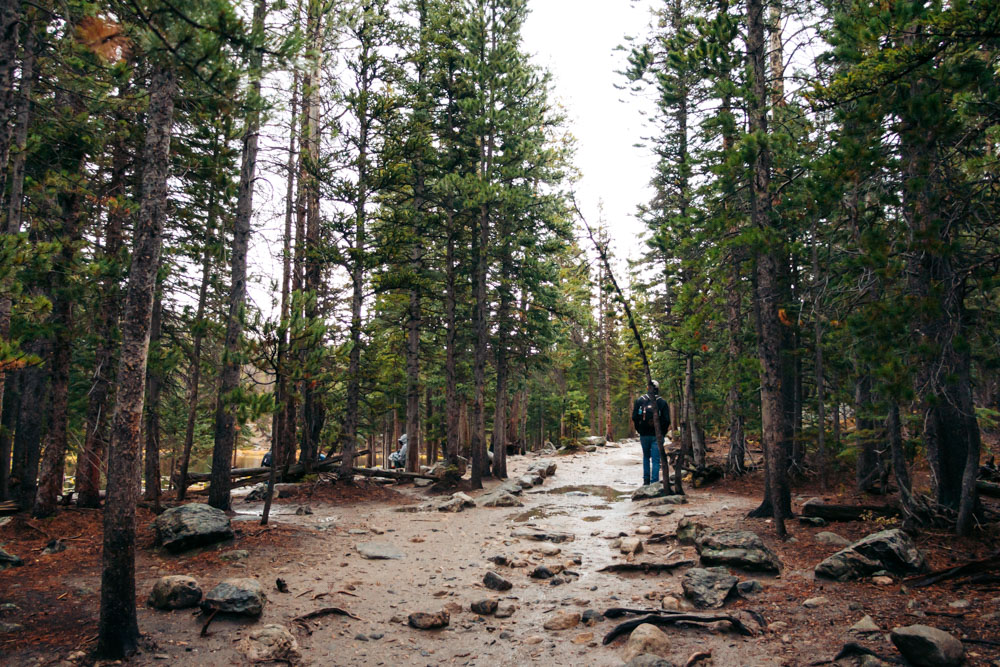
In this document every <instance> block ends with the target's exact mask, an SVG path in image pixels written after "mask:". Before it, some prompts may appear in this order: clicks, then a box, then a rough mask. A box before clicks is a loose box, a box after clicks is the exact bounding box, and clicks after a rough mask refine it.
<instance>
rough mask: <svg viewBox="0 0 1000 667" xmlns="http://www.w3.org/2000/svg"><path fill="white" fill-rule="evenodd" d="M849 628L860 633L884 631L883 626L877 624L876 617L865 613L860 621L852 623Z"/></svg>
mask: <svg viewBox="0 0 1000 667" xmlns="http://www.w3.org/2000/svg"><path fill="white" fill-rule="evenodd" d="M849 630H850V631H851V632H857V633H858V634H867V633H869V632H882V628H880V627H878V625H876V624H875V619H873V618H872V617H871V616H870V615H868V614H865V615H864V616H863V617H862V618H861V620H860V621H858V622H857V623H855V624H854V625H852V626H851V627H850V628H849Z"/></svg>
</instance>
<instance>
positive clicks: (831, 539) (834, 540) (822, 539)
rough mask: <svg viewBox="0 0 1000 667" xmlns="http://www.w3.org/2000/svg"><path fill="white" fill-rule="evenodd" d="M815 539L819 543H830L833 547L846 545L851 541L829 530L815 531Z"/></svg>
mask: <svg viewBox="0 0 1000 667" xmlns="http://www.w3.org/2000/svg"><path fill="white" fill-rule="evenodd" d="M815 537H816V541H817V542H819V543H821V544H831V545H833V546H835V547H841V548H843V547H846V546H848V545H850V543H851V541H850V540H849V539H847V538H846V537H841V536H840V535H838V534H837V533H831V532H829V531H823V532H821V533H816V536H815Z"/></svg>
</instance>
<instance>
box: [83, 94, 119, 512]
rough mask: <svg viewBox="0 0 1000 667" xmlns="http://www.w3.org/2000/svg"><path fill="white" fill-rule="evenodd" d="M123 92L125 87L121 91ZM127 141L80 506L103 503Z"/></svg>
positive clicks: (114, 176) (109, 236)
mask: <svg viewBox="0 0 1000 667" xmlns="http://www.w3.org/2000/svg"><path fill="white" fill-rule="evenodd" d="M123 94H124V91H123ZM125 144H126V139H125V137H124V136H123V135H118V136H116V137H115V145H114V149H113V150H112V157H111V161H112V172H111V182H110V183H109V187H108V197H110V198H112V200H113V201H114V203H113V204H111V205H109V207H108V213H107V215H108V220H107V224H106V225H105V229H104V248H103V251H102V255H103V257H104V259H105V261H107V262H108V263H109V264H110V265H111V266H112V267H114V268H113V269H112V270H111V271H109V272H108V274H107V275H105V276H104V278H103V279H102V281H101V303H100V307H99V310H98V315H97V322H96V330H97V334H98V339H99V340H98V344H97V353H96V359H95V361H94V372H93V374H92V376H91V378H92V382H91V388H90V392H89V395H88V397H87V425H86V431H85V436H84V445H83V451H82V452H81V453H80V455H79V457H78V458H77V465H76V488H77V491H78V495H77V505H78V506H79V507H98V506H99V505H100V504H101V472H102V471H103V469H104V456H105V453H106V452H107V444H108V432H107V431H108V407H109V403H110V400H109V399H110V396H111V393H112V384H111V383H112V379H113V377H114V376H113V371H114V368H113V364H114V356H115V350H116V349H117V338H118V337H117V335H116V331H117V329H118V318H119V316H120V314H121V307H122V298H123V296H124V294H123V293H122V291H121V288H120V287H119V281H120V279H121V274H122V273H124V272H123V271H122V270H121V269H120V268H119V255H120V254H121V250H122V245H123V237H122V230H123V227H124V224H125V218H126V216H127V215H128V208H127V207H126V206H125V204H124V201H123V199H124V196H125V188H126V178H127V169H128V158H127V154H126V151H127V146H126V145H125Z"/></svg>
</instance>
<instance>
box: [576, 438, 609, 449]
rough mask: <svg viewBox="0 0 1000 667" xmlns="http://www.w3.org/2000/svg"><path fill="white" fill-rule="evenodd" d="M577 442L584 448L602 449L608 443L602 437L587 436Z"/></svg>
mask: <svg viewBox="0 0 1000 667" xmlns="http://www.w3.org/2000/svg"><path fill="white" fill-rule="evenodd" d="M579 442H580V444H581V445H583V446H584V447H586V446H594V447H603V446H604V445H606V444H607V443H608V440H607V438H605V437H604V436H603V435H588V436H587V437H586V438H580V440H579Z"/></svg>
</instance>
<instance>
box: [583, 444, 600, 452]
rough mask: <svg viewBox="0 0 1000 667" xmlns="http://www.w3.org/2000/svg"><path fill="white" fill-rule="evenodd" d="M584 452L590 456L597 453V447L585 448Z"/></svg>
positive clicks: (589, 446)
mask: <svg viewBox="0 0 1000 667" xmlns="http://www.w3.org/2000/svg"><path fill="white" fill-rule="evenodd" d="M583 451H585V452H587V453H588V454H593V453H594V452H596V451H597V445H587V446H585V447H584V448H583Z"/></svg>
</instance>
